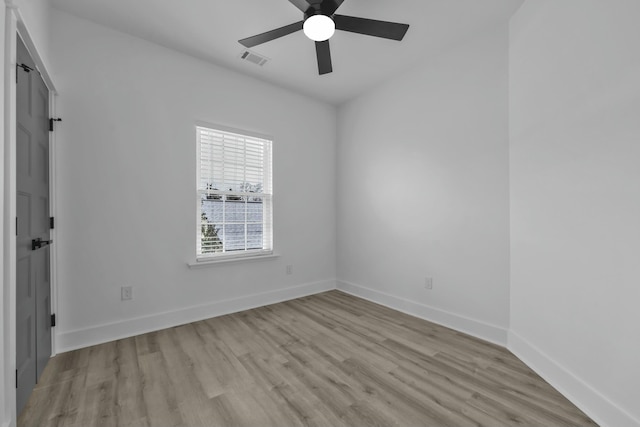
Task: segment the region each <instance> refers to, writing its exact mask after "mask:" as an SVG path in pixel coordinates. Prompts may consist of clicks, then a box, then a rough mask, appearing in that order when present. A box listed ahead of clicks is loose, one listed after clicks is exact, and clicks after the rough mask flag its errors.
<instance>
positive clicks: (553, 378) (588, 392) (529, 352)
mask: <svg viewBox="0 0 640 427" xmlns="http://www.w3.org/2000/svg"><path fill="white" fill-rule="evenodd" d="M507 348H508V349H509V350H510V351H511V352H512V353H513V354H515V355H516V356H517V357H518V358H519V359H520V360H522V361H523V362H524V363H526V364H527V365H528V366H529V367H530V368H531V369H533V370H534V371H535V372H536V373H537V374H538V375H540V376H541V377H542V378H544V379H545V381H547V382H548V383H549V384H551V385H552V386H553V387H554V388H555V389H556V390H558V391H559V392H560V393H562V395H564V396H565V397H566V398H567V399H569V400H570V401H571V402H572V403H573V404H574V405H576V406H577V407H578V408H580V409H581V410H582V411H583V412H584V413H585V414H587V415H588V416H589V417H591V418H592V419H593V420H594V421H595V422H596V423H598V424H600V425H601V426H603V427H606V426H610V427H640V420H638V419H635V418H634V417H633V416H632V415H631V414H629V413H627V412H626V411H625V410H624V409H622V408H620V407H619V406H617V405H616V404H615V403H613V402H611V401H610V400H609V399H607V398H606V397H605V396H603V395H602V394H600V393H599V392H598V391H597V390H595V389H594V388H593V387H591V386H590V385H589V384H587V383H586V382H584V381H583V380H581V379H580V378H579V377H577V376H576V375H574V374H573V373H571V371H569V370H568V369H567V368H565V367H564V366H562V365H560V364H559V363H557V362H556V361H555V360H553V359H552V358H551V357H549V356H548V355H546V354H545V353H544V352H542V351H541V350H540V349H538V348H537V347H535V346H534V345H533V344H531V343H529V342H528V341H527V340H525V339H524V338H522V337H521V336H520V335H518V334H517V333H516V332H514V331H513V330H510V331H509V340H508V345H507Z"/></svg>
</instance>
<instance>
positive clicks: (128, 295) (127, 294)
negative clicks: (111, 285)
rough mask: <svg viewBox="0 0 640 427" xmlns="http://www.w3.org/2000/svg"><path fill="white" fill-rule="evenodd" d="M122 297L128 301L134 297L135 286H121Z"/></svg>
mask: <svg viewBox="0 0 640 427" xmlns="http://www.w3.org/2000/svg"><path fill="white" fill-rule="evenodd" d="M120 299H121V300H122V301H127V300H130V299H133V286H123V287H121V288H120Z"/></svg>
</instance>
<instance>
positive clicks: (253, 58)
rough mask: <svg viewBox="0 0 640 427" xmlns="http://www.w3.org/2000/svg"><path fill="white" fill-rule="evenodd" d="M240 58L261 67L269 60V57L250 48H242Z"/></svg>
mask: <svg viewBox="0 0 640 427" xmlns="http://www.w3.org/2000/svg"><path fill="white" fill-rule="evenodd" d="M240 59H242V60H244V61H248V62H251V63H252V64H256V65H259V66H261V67H262V66H263V65H264V64H266V63H267V62H268V61H269V58H267V57H265V56H262V55H258V54H257V53H255V52H251V51H250V50H243V51H242V53H240Z"/></svg>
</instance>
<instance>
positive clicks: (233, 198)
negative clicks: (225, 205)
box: [227, 188, 242, 202]
mask: <svg viewBox="0 0 640 427" xmlns="http://www.w3.org/2000/svg"><path fill="white" fill-rule="evenodd" d="M229 191H233V190H232V189H231V188H230V189H229ZM240 200H242V196H232V195H229V194H228V195H227V201H228V202H237V201H240Z"/></svg>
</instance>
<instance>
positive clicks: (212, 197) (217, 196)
mask: <svg viewBox="0 0 640 427" xmlns="http://www.w3.org/2000/svg"><path fill="white" fill-rule="evenodd" d="M209 191H218V189H217V188H215V187H214V186H213V184H207V192H209ZM220 199H222V196H221V195H220V194H207V200H220Z"/></svg>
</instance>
